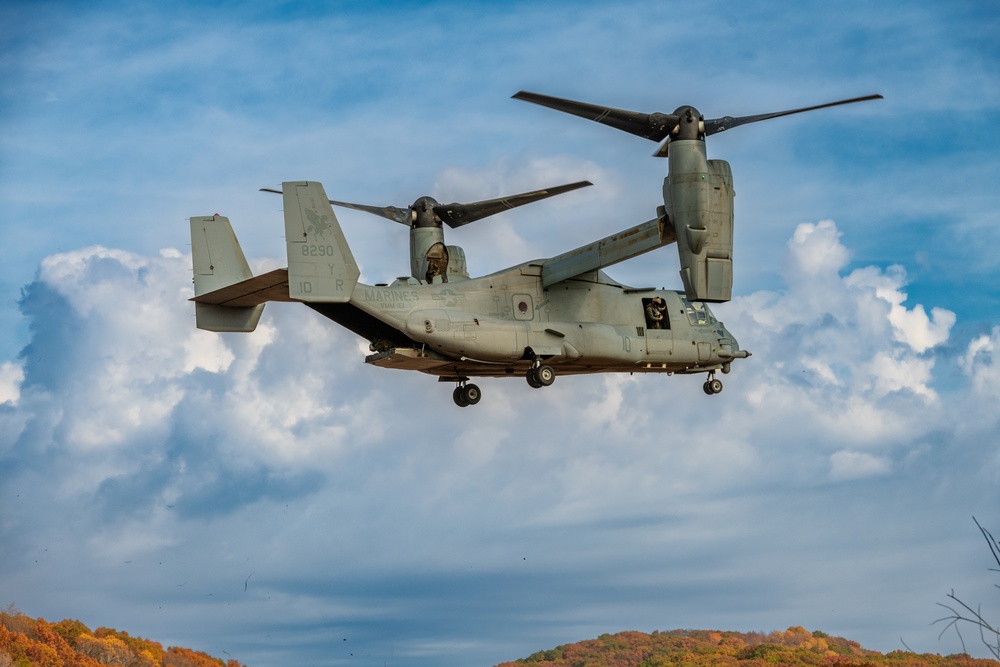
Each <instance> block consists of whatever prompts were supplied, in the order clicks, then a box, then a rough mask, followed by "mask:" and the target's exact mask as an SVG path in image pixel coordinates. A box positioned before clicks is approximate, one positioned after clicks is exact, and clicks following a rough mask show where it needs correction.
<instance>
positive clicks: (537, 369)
mask: <svg viewBox="0 0 1000 667" xmlns="http://www.w3.org/2000/svg"><path fill="white" fill-rule="evenodd" d="M525 378H526V379H527V380H528V384H529V385H530V386H531V387H532V388H534V389H539V388H541V387H548V386H549V385H550V384H552V383H553V382H555V381H556V371H555V369H554V368H552V366H549V365H548V364H543V363H541V362H540V361H537V360H536V361H535V362H534V363H533V364H532V365H531V368H529V369H528V372H527V374H526V375H525Z"/></svg>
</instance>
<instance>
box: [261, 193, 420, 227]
mask: <svg viewBox="0 0 1000 667" xmlns="http://www.w3.org/2000/svg"><path fill="white" fill-rule="evenodd" d="M260 191H261V192H273V193H274V194H276V195H282V194H285V193H284V192H282V191H281V190H272V189H271V188H261V189H260ZM327 201H329V202H330V203H331V204H333V205H334V206H343V207H344V208H353V209H354V210H356V211H364V212H365V213H371V214H372V215H377V216H380V217H383V218H387V219H389V220H392V221H393V222H398V223H399V224H401V225H406V226H409V225H410V222H411V221H412V220H413V212H412V211H411V210H410V209H408V208H396V207H395V206H366V205H365V204H349V203H347V202H344V201H333V200H332V199H328V200H327Z"/></svg>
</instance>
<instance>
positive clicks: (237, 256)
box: [191, 215, 264, 332]
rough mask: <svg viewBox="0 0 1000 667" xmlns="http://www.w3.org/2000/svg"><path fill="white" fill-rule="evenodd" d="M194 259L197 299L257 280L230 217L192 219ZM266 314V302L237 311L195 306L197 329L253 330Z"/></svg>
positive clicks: (227, 307)
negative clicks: (239, 283) (263, 314)
mask: <svg viewBox="0 0 1000 667" xmlns="http://www.w3.org/2000/svg"><path fill="white" fill-rule="evenodd" d="M191 257H192V260H193V263H194V295H195V297H199V296H201V295H203V294H207V293H209V292H214V291H215V290H218V289H221V288H223V287H228V286H229V285H233V284H235V283H238V282H241V281H243V280H247V279H249V278H252V277H253V273H252V272H251V271H250V265H249V264H247V259H246V257H245V256H244V255H243V250H242V249H241V248H240V243H239V241H237V240H236V234H234V233H233V226H232V225H231V224H229V218H226V217H223V216H221V215H214V216H203V217H193V218H191ZM262 312H264V304H262V303H261V304H258V305H255V306H248V307H236V308H234V307H231V306H219V305H214V304H209V303H195V320H196V322H197V326H198V328H199V329H205V330H207V331H241V332H250V331H253V330H254V329H256V328H257V322H258V321H259V320H260V315H261V313H262Z"/></svg>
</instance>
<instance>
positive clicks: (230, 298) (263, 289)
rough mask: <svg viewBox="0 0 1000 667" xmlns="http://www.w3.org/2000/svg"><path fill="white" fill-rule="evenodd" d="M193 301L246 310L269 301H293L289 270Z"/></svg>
mask: <svg viewBox="0 0 1000 667" xmlns="http://www.w3.org/2000/svg"><path fill="white" fill-rule="evenodd" d="M191 300H192V301H194V302H196V303H209V304H213V305H216V306H226V307H229V308H246V307H250V306H256V305H259V304H262V303H267V302H268V301H292V300H293V299H292V298H291V297H289V296H288V269H275V270H274V271H269V272H268V273H264V274H262V275H259V276H255V277H253V278H250V279H249V280H243V281H241V282H238V283H235V284H232V285H228V286H226V287H223V288H221V289H217V290H215V291H214V292H209V293H207V294H202V295H200V296H196V297H194V298H193V299H191Z"/></svg>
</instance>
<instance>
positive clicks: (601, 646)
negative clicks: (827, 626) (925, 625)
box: [497, 627, 1000, 667]
mask: <svg viewBox="0 0 1000 667" xmlns="http://www.w3.org/2000/svg"><path fill="white" fill-rule="evenodd" d="M675 665H676V666H683V667H700V666H701V665H705V666H706V667H708V666H711V667H721V666H726V665H732V666H734V667H737V666H738V667H775V666H778V667H798V666H799V665H830V666H831V667H853V666H857V667H861V666H865V667H880V666H882V665H885V666H886V667H944V666H946V665H947V666H955V667H959V666H962V667H997V665H1000V663H998V662H997V661H996V660H982V659H975V658H970V657H969V656H968V655H965V654H959V655H950V656H947V657H942V656H940V655H930V654H916V653H909V652H904V651H892V652H891V653H887V654H884V655H883V654H881V653H877V652H875V651H868V650H865V649H863V648H862V647H861V645H860V644H858V643H857V642H853V641H849V640H847V639H842V638H840V637H831V636H829V635H827V634H826V633H823V632H818V631H817V632H809V631H808V630H806V629H805V628H801V627H792V628H788V629H787V630H785V631H778V632H772V633H771V634H763V633H758V632H751V633H741V632H716V631H709V630H671V631H669V632H653V634H646V633H644V632H619V633H618V634H614V635H608V634H606V635H601V636H600V637H598V638H597V639H590V640H587V641H582V642H577V643H576V644H567V645H565V646H557V647H556V648H554V649H551V650H548V651H539V652H538V653H535V654H532V655H530V656H528V657H527V658H523V659H521V660H516V661H514V662H504V663H501V664H500V665H497V667H673V666H675Z"/></svg>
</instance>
